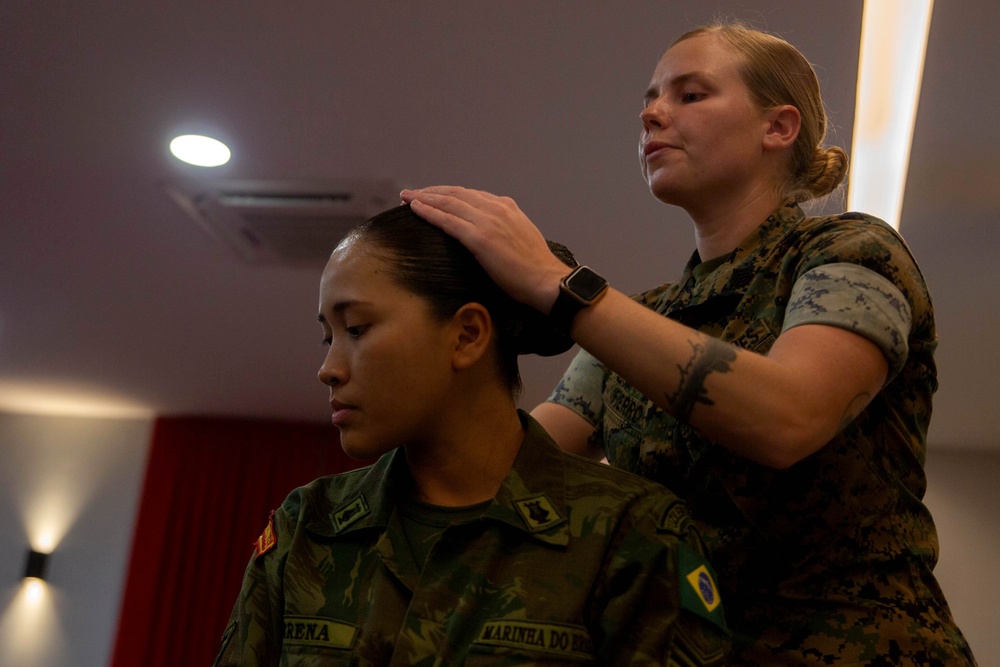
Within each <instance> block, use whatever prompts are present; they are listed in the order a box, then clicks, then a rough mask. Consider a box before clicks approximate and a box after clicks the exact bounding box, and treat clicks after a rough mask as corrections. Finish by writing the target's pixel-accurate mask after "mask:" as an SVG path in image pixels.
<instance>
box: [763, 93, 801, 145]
mask: <svg viewBox="0 0 1000 667" xmlns="http://www.w3.org/2000/svg"><path fill="white" fill-rule="evenodd" d="M766 120H767V127H766V128H765V130H764V150H781V149H784V148H788V147H790V146H791V145H792V144H794V143H795V139H796V138H797V137H798V136H799V128H800V127H801V125H802V117H801V115H800V114H799V110H798V109H796V108H795V107H793V106H792V105H791V104H782V105H781V106H778V107H775V108H773V109H770V110H768V111H767V112H766Z"/></svg>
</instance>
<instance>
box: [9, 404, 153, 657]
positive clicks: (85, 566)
mask: <svg viewBox="0 0 1000 667" xmlns="http://www.w3.org/2000/svg"><path fill="white" fill-rule="evenodd" d="M149 436H150V422H149V421H148V420H134V419H133V420H123V419H87V418H79V417H43V416H33V415H31V416H29V415H13V414H7V413H0V535H2V538H0V667H15V666H16V667H64V666H65V667H103V666H104V665H107V664H108V662H109V660H110V652H111V650H112V648H113V647H112V640H113V638H114V636H115V629H116V627H117V623H118V610H119V607H120V602H121V595H122V586H123V584H124V573H125V569H126V567H127V564H128V556H129V549H130V547H131V536H132V529H133V523H134V520H135V515H136V510H137V503H138V498H139V493H140V487H141V484H142V477H143V473H144V470H145V464H146V455H147V452H148V449H149ZM43 533H47V534H48V535H49V536H50V537H49V538H48V539H54V540H55V541H56V544H55V551H54V552H53V553H52V555H51V556H49V559H48V561H49V562H48V572H47V581H48V584H47V585H45V586H44V588H43V590H42V595H41V597H40V599H38V600H37V601H36V602H34V603H32V602H30V601H29V600H28V599H27V598H26V595H25V593H26V590H25V587H24V585H23V579H22V576H23V573H24V564H25V557H26V554H27V549H28V547H29V543H36V544H37V542H38V541H39V540H44V539H46V537H45V536H44V535H43ZM36 548H37V547H36Z"/></svg>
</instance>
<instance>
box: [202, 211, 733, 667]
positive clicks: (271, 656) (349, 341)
mask: <svg viewBox="0 0 1000 667" xmlns="http://www.w3.org/2000/svg"><path fill="white" fill-rule="evenodd" d="M557 261H558V260H557ZM564 266H565V265H564ZM319 321H320V324H321V326H322V329H323V337H324V339H325V340H324V342H325V344H326V345H327V346H328V350H327V353H326V358H325V360H324V362H323V365H322V366H321V368H320V371H319V378H320V380H321V381H322V382H323V383H324V384H326V385H327V386H328V387H329V389H330V405H331V407H332V409H333V422H334V424H335V425H336V426H337V427H338V429H339V430H340V441H341V445H342V446H343V448H344V450H345V451H346V452H347V453H348V454H349V455H351V456H353V457H356V458H373V457H379V458H378V461H377V462H376V463H374V464H373V465H372V466H369V467H367V468H363V469H361V470H357V471H353V472H349V473H345V474H341V475H333V476H330V477H324V478H321V479H318V480H316V481H314V482H312V483H311V484H309V485H307V486H305V487H302V488H300V489H297V490H295V491H294V492H292V494H291V495H290V496H289V497H288V498H287V500H286V501H285V502H284V503H283V504H282V506H281V507H280V508H279V509H278V510H277V511H276V512H275V513H274V514H273V517H272V520H271V522H270V523H269V524H268V527H267V529H266V530H265V531H264V534H263V535H262V536H261V538H260V540H258V543H257V550H256V552H255V554H254V556H253V558H252V560H251V562H250V564H249V565H248V566H247V570H246V574H245V575H244V582H243V589H242V592H241V593H240V597H239V599H238V600H237V603H236V606H235V608H234V610H233V614H232V618H231V620H230V624H229V627H228V629H227V630H226V633H225V635H224V637H223V641H222V648H221V650H220V653H219V656H218V658H217V659H216V663H215V664H216V665H219V666H222V665H227V666H231V665H245V666H247V667H249V666H251V665H253V666H255V667H261V666H266V665H279V664H280V665H285V666H293V665H301V666H307V665H359V666H367V667H371V666H375V665H401V666H403V665H406V666H409V665H427V666H430V665H441V666H449V667H450V666H452V665H456V666H457V665H464V664H476V665H528V664H530V665H569V664H598V665H623V666H624V665H674V666H676V667H681V666H690V665H721V664H723V659H724V652H725V648H726V646H727V639H726V633H725V631H724V623H723V621H722V607H721V606H720V602H719V597H718V595H717V593H716V587H715V584H714V582H713V578H712V574H711V570H710V568H709V566H708V564H707V563H706V562H705V560H704V558H703V556H702V555H701V554H702V551H701V542H700V540H699V539H698V535H697V532H696V531H695V530H694V528H693V527H692V525H691V522H690V520H689V519H688V516H687V513H686V511H685V509H684V506H683V504H682V503H681V502H680V501H679V500H678V499H677V497H676V496H675V495H674V494H673V493H671V492H669V491H668V490H667V489H665V488H663V487H662V486H660V485H658V484H654V483H652V482H650V481H648V480H644V479H642V478H641V477H637V476H635V475H629V474H627V473H624V472H621V471H618V470H612V469H610V468H608V467H607V466H602V465H600V464H598V463H595V462H593V461H588V460H586V459H583V458H580V457H576V456H571V455H569V454H566V453H564V452H562V451H560V450H559V448H558V447H557V446H556V444H555V443H554V442H552V440H551V439H550V438H549V437H548V435H547V434H546V433H545V432H544V431H543V430H542V429H541V428H540V427H539V426H538V424H537V423H535V421H534V420H533V419H532V418H531V417H530V416H528V415H527V414H525V413H519V412H518V410H517V409H516V407H515V400H514V395H515V393H516V391H517V389H518V387H519V383H520V378H519V376H518V370H517V356H518V355H519V354H525V353H531V352H536V353H541V354H555V353H558V352H562V351H565V350H566V349H568V348H569V347H570V345H572V341H570V340H569V339H567V338H566V337H565V336H563V335H562V334H560V333H559V332H558V331H555V330H553V329H552V328H551V326H550V325H549V323H548V321H547V320H546V319H545V318H544V317H542V316H541V315H539V314H538V313H537V312H535V311H533V310H531V309H530V308H528V307H526V306H524V305H522V304H518V303H516V302H515V301H513V300H512V299H510V297H508V296H507V295H505V294H504V293H503V292H502V291H500V289H499V288H498V287H497V286H496V284H494V283H493V281H491V280H490V279H489V277H488V276H487V275H486V273H485V272H484V271H483V269H482V268H481V267H480V266H479V265H478V264H477V263H476V261H475V259H474V258H473V257H472V255H471V254H469V252H468V251H466V250H465V249H464V248H463V247H462V246H461V245H460V244H459V243H458V242H457V241H455V240H454V239H452V238H450V237H448V236H447V235H446V234H444V233H443V232H442V231H440V230H439V229H436V228H435V227H433V226H431V225H429V224H427V223H426V222H425V221H423V220H421V219H420V218H418V217H417V216H415V215H414V214H413V213H412V212H411V211H410V209H409V207H408V206H403V207H400V208H397V209H393V210H391V211H387V212H385V213H383V214H381V215H378V216H376V217H374V218H372V219H371V220H370V221H368V222H366V223H364V224H363V225H362V226H361V227H359V228H357V229H356V230H354V231H353V232H352V233H350V234H349V235H348V236H347V238H346V239H345V240H344V241H343V242H342V243H341V244H340V245H339V246H338V247H337V249H336V250H335V251H334V252H333V255H332V256H331V257H330V261H329V262H328V264H327V266H326V270H325V271H324V272H323V278H322V282H321V284H320V299H319Z"/></svg>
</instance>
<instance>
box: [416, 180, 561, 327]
mask: <svg viewBox="0 0 1000 667" xmlns="http://www.w3.org/2000/svg"><path fill="white" fill-rule="evenodd" d="M400 198H401V199H402V200H403V202H404V203H407V204H409V205H410V206H411V207H412V209H413V212H414V213H416V214H417V215H419V216H420V217H421V218H423V219H425V220H427V222H429V223H431V224H433V225H435V226H437V227H439V228H441V229H442V230H444V231H445V232H447V233H448V234H449V235H451V236H453V237H455V238H456V239H458V241H460V242H461V243H462V245H464V246H465V247H466V248H468V249H469V251H470V252H471V253H472V254H473V255H474V256H475V257H476V259H477V260H478V261H479V263H480V264H481V265H482V266H483V268H484V269H486V271H487V273H489V274H490V277H492V278H493V280H494V281H496V283H497V285H499V286H500V288H501V289H503V290H504V291H505V292H507V294H509V295H510V296H511V297H513V298H514V299H516V300H517V301H520V302H522V303H525V304H527V305H529V306H531V307H533V308H535V309H536V310H538V311H540V312H542V313H544V314H546V315H547V314H548V313H549V311H550V310H551V309H552V304H553V303H555V300H556V297H557V296H558V294H559V283H560V281H561V280H562V278H563V277H564V276H565V275H566V274H567V273H569V271H568V269H567V267H566V265H565V264H563V263H562V262H561V261H560V260H559V259H558V258H557V257H556V256H555V255H553V254H552V252H551V251H550V250H549V247H548V244H547V243H546V241H545V238H544V237H543V236H542V233H541V232H540V231H538V228H537V227H535V225H534V223H532V222H531V220H530V219H529V218H528V216H526V215H525V214H524V213H523V212H522V211H521V209H520V208H519V207H518V205H517V203H516V202H515V201H514V200H513V199H511V198H509V197H500V196H497V195H494V194H490V193H489V192H483V191H481V190H471V189H468V188H462V187H456V186H433V187H427V188H420V189H418V190H403V191H402V192H401V193H400Z"/></svg>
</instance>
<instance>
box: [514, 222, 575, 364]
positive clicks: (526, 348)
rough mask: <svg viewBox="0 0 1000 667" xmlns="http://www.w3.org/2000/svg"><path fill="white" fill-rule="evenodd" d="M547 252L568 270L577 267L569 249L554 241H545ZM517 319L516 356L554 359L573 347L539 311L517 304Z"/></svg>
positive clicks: (571, 341)
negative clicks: (547, 246) (533, 355)
mask: <svg viewBox="0 0 1000 667" xmlns="http://www.w3.org/2000/svg"><path fill="white" fill-rule="evenodd" d="M547 243H548V244H549V250H551V251H552V254H553V255H555V256H556V257H558V258H559V260H560V261H561V262H562V263H563V264H565V265H566V266H568V267H570V268H575V267H576V266H577V265H578V262H577V261H576V258H575V257H573V253H572V252H570V250H569V248H567V247H566V246H564V245H563V244H561V243H557V242H555V241H547ZM517 307H518V309H519V310H520V312H519V317H517V318H515V319H516V320H518V322H517V328H518V330H517V331H516V332H514V341H515V346H516V349H517V353H518V354H537V355H539V356H541V357H554V356H555V355H557V354H562V353H563V352H565V351H566V350H568V349H570V348H571V347H573V344H574V343H573V339H572V338H570V337H569V336H567V335H566V334H564V333H563V332H561V331H559V330H558V329H556V328H555V327H554V326H553V325H552V322H551V321H550V320H549V318H548V316H547V315H545V314H543V313H540V312H539V311H537V310H535V309H534V308H531V307H529V306H526V305H524V304H517Z"/></svg>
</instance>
